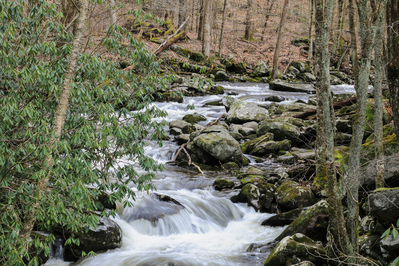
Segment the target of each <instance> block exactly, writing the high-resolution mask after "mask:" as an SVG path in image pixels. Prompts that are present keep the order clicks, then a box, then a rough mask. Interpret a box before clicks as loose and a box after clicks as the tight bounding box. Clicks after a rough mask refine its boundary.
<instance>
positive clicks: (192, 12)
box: [190, 0, 195, 31]
mask: <svg viewBox="0 0 399 266" xmlns="http://www.w3.org/2000/svg"><path fill="white" fill-rule="evenodd" d="M191 4H192V5H191V19H190V20H191V21H190V30H191V31H192V30H193V29H194V20H195V17H194V13H195V0H192V3H191Z"/></svg>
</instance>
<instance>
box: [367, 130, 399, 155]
mask: <svg viewBox="0 0 399 266" xmlns="http://www.w3.org/2000/svg"><path fill="white" fill-rule="evenodd" d="M382 144H383V146H384V155H385V156H390V155H393V154H395V153H398V152H399V147H398V144H397V142H396V135H395V134H392V135H390V136H387V137H385V138H383V139H382ZM361 155H362V157H361V159H362V161H363V162H365V161H368V160H372V159H374V158H375V142H374V141H371V142H367V143H364V144H363V145H362V150H361Z"/></svg>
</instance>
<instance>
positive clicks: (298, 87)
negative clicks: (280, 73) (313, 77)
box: [270, 81, 316, 94]
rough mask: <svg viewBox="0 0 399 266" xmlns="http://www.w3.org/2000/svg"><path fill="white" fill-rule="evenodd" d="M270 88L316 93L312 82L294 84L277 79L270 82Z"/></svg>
mask: <svg viewBox="0 0 399 266" xmlns="http://www.w3.org/2000/svg"><path fill="white" fill-rule="evenodd" d="M270 89H271V90H275V91H289V92H304V93H310V94H316V90H315V89H314V87H313V85H310V84H294V83H288V82H283V81H275V82H273V83H270Z"/></svg>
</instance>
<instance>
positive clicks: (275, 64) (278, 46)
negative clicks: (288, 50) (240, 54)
mask: <svg viewBox="0 0 399 266" xmlns="http://www.w3.org/2000/svg"><path fill="white" fill-rule="evenodd" d="M288 2H289V0H284V6H283V12H282V14H281V20H280V25H279V28H278V36H277V43H276V49H275V50H274V56H273V71H272V79H275V78H276V77H277V73H278V61H279V56H280V50H281V42H282V40H283V32H284V24H285V17H286V16H287V10H288Z"/></svg>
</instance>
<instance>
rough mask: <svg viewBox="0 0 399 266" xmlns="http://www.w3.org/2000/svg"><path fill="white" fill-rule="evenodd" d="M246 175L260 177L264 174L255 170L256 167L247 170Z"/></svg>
mask: <svg viewBox="0 0 399 266" xmlns="http://www.w3.org/2000/svg"><path fill="white" fill-rule="evenodd" d="M246 174H247V175H261V176H263V175H264V174H265V172H264V171H263V170H262V169H259V168H256V167H249V168H248V170H247V171H246Z"/></svg>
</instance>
